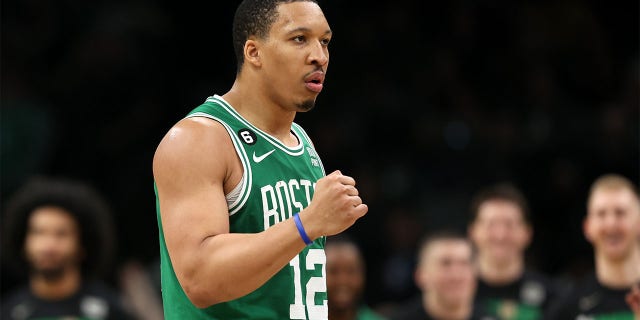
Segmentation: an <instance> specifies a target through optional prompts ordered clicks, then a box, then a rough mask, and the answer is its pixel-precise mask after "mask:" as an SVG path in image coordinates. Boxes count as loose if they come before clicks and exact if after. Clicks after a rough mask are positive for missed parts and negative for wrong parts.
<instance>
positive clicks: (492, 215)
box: [469, 199, 532, 264]
mask: <svg viewBox="0 0 640 320" xmlns="http://www.w3.org/2000/svg"><path fill="white" fill-rule="evenodd" d="M531 233H532V231H531V228H530V227H529V225H528V224H527V223H526V222H525V220H524V215H523V212H522V210H521V209H520V207H519V206H518V205H516V204H515V203H513V202H511V201H507V200H502V199H492V200H488V201H485V202H484V203H482V204H481V205H480V206H479V207H478V212H477V215H476V220H475V221H474V222H473V223H472V224H471V226H470V227H469V236H470V238H471V240H472V241H473V243H474V245H475V246H476V248H477V250H478V255H479V256H480V257H481V258H483V259H489V260H491V261H493V262H495V263H497V264H506V263H509V262H512V261H514V259H523V256H524V251H525V249H526V248H527V246H528V245H529V242H530V240H531Z"/></svg>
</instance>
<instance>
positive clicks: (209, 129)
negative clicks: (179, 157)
mask: <svg viewBox="0 0 640 320" xmlns="http://www.w3.org/2000/svg"><path fill="white" fill-rule="evenodd" d="M227 142H228V143H227ZM226 146H231V144H230V140H229V136H228V133H227V131H226V129H225V128H224V126H223V125H222V124H221V123H219V122H217V121H215V120H212V119H208V118H204V117H190V118H185V119H182V120H180V121H179V122H178V123H176V124H175V125H174V126H173V127H171V129H169V131H168V132H167V134H166V135H165V136H164V138H163V139H162V141H161V142H160V144H159V145H158V149H157V150H156V153H163V152H168V153H176V152H179V153H182V152H184V153H188V152H207V151H213V150H216V149H218V148H220V147H226Z"/></svg>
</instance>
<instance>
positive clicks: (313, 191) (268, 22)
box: [153, 0, 367, 319]
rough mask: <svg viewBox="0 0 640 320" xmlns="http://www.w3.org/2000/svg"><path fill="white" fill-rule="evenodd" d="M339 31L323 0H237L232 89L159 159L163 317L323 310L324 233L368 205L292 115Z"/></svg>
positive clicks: (278, 315)
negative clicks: (326, 162)
mask: <svg viewBox="0 0 640 320" xmlns="http://www.w3.org/2000/svg"><path fill="white" fill-rule="evenodd" d="M331 36H332V31H331V29H330V28H329V25H328V23H327V20H326V19H325V17H324V14H323V12H322V10H321V9H320V7H319V6H318V4H317V3H316V2H315V1H282V0H280V1H278V0H245V1H243V2H242V3H241V4H240V5H239V7H238V9H237V11H236V14H235V17H234V22H233V39H234V49H235V52H236V57H237V59H238V70H237V76H236V79H235V82H234V84H233V86H232V88H231V89H230V90H229V91H228V92H227V93H225V94H224V95H222V96H219V95H214V96H212V97H209V98H207V99H206V101H205V102H204V103H203V104H202V105H200V106H199V107H197V108H195V109H194V110H193V111H191V112H190V113H189V114H188V116H187V117H186V118H185V119H183V120H181V121H179V122H178V123H177V124H176V125H175V126H174V127H173V128H172V129H171V130H170V131H169V132H168V133H167V135H166V136H165V137H164V139H163V140H162V142H161V143H160V145H159V146H158V149H157V151H156V154H155V158H154V163H153V171H154V178H155V183H156V192H157V208H158V214H157V217H158V227H159V230H160V250H161V251H160V254H161V269H162V277H161V278H162V295H163V302H164V312H165V317H166V318H167V319H326V318H327V315H328V312H327V292H326V291H327V288H326V281H325V259H326V258H325V253H324V249H323V248H324V242H325V237H324V236H329V235H334V234H337V233H339V232H342V231H343V230H345V229H346V228H348V227H349V226H351V225H352V224H353V223H354V222H355V221H356V220H357V219H358V218H360V217H362V216H363V215H364V214H365V213H366V212H367V206H366V205H365V204H363V203H362V200H361V199H360V197H359V196H358V190H357V189H356V187H355V181H354V179H353V178H351V177H349V176H345V175H343V174H342V173H341V172H340V171H335V172H333V173H331V174H329V175H327V176H325V172H324V169H323V166H322V162H321V161H320V158H319V156H318V154H317V153H316V151H315V149H314V146H313V144H312V143H311V140H310V139H309V137H308V136H307V134H306V133H305V131H304V130H303V129H302V128H301V127H300V126H299V125H297V124H295V123H293V120H294V117H295V116H296V113H297V112H305V111H308V110H310V109H311V108H313V106H314V104H315V100H316V97H317V96H318V94H319V93H320V91H322V88H323V83H324V80H325V75H326V72H327V67H328V64H329V49H328V45H329V42H330V41H331Z"/></svg>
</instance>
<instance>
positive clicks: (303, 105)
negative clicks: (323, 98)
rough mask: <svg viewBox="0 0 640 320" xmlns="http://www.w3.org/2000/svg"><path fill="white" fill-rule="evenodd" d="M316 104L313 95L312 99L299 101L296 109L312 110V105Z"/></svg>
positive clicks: (302, 110)
mask: <svg viewBox="0 0 640 320" xmlns="http://www.w3.org/2000/svg"><path fill="white" fill-rule="evenodd" d="M315 106H316V99H315V97H314V98H313V99H304V100H302V101H301V102H299V103H298V104H297V106H296V109H297V110H298V111H299V112H307V111H310V110H312V109H313V108H314V107H315Z"/></svg>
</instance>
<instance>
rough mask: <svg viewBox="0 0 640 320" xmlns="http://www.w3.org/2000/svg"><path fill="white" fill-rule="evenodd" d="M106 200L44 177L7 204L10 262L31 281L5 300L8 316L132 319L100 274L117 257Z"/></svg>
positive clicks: (77, 186) (90, 191) (76, 184)
mask: <svg viewBox="0 0 640 320" xmlns="http://www.w3.org/2000/svg"><path fill="white" fill-rule="evenodd" d="M113 235H114V233H113V226H112V223H111V216H110V212H109V210H108V208H107V205H106V203H105V201H104V200H103V199H102V198H101V197H100V196H99V195H98V194H97V193H96V191H95V190H93V189H91V188H90V187H89V186H87V185H84V184H82V183H79V182H73V181H67V180H54V179H46V178H38V179H34V180H31V181H30V182H28V183H27V184H26V185H25V186H24V187H23V188H22V189H21V190H19V191H18V192H17V193H16V194H15V195H14V197H13V198H12V199H11V200H10V201H9V203H8V205H7V209H6V215H5V220H4V236H5V237H6V238H5V240H4V245H5V250H4V253H5V254H6V255H5V257H4V258H5V259H8V262H9V263H14V264H15V266H16V267H18V268H20V270H24V271H28V283H27V284H25V285H24V286H22V287H20V288H18V289H16V290H15V291H14V292H13V293H11V294H9V295H8V296H7V297H6V299H3V302H2V311H1V312H2V319H7V320H9V319H13V320H21V319H42V318H47V319H52V318H53V319H59V318H60V319H62V318H82V319H129V318H131V317H130V316H129V315H128V314H127V312H126V311H125V310H124V308H123V307H122V305H121V303H120V301H119V297H118V295H117V294H116V293H115V292H114V291H112V290H111V289H110V288H109V287H108V286H107V285H106V284H105V283H104V282H103V281H101V280H100V278H99V277H100V276H101V275H102V273H103V272H104V271H106V268H107V266H108V264H109V263H110V260H111V258H112V256H113V247H114V246H113Z"/></svg>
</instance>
